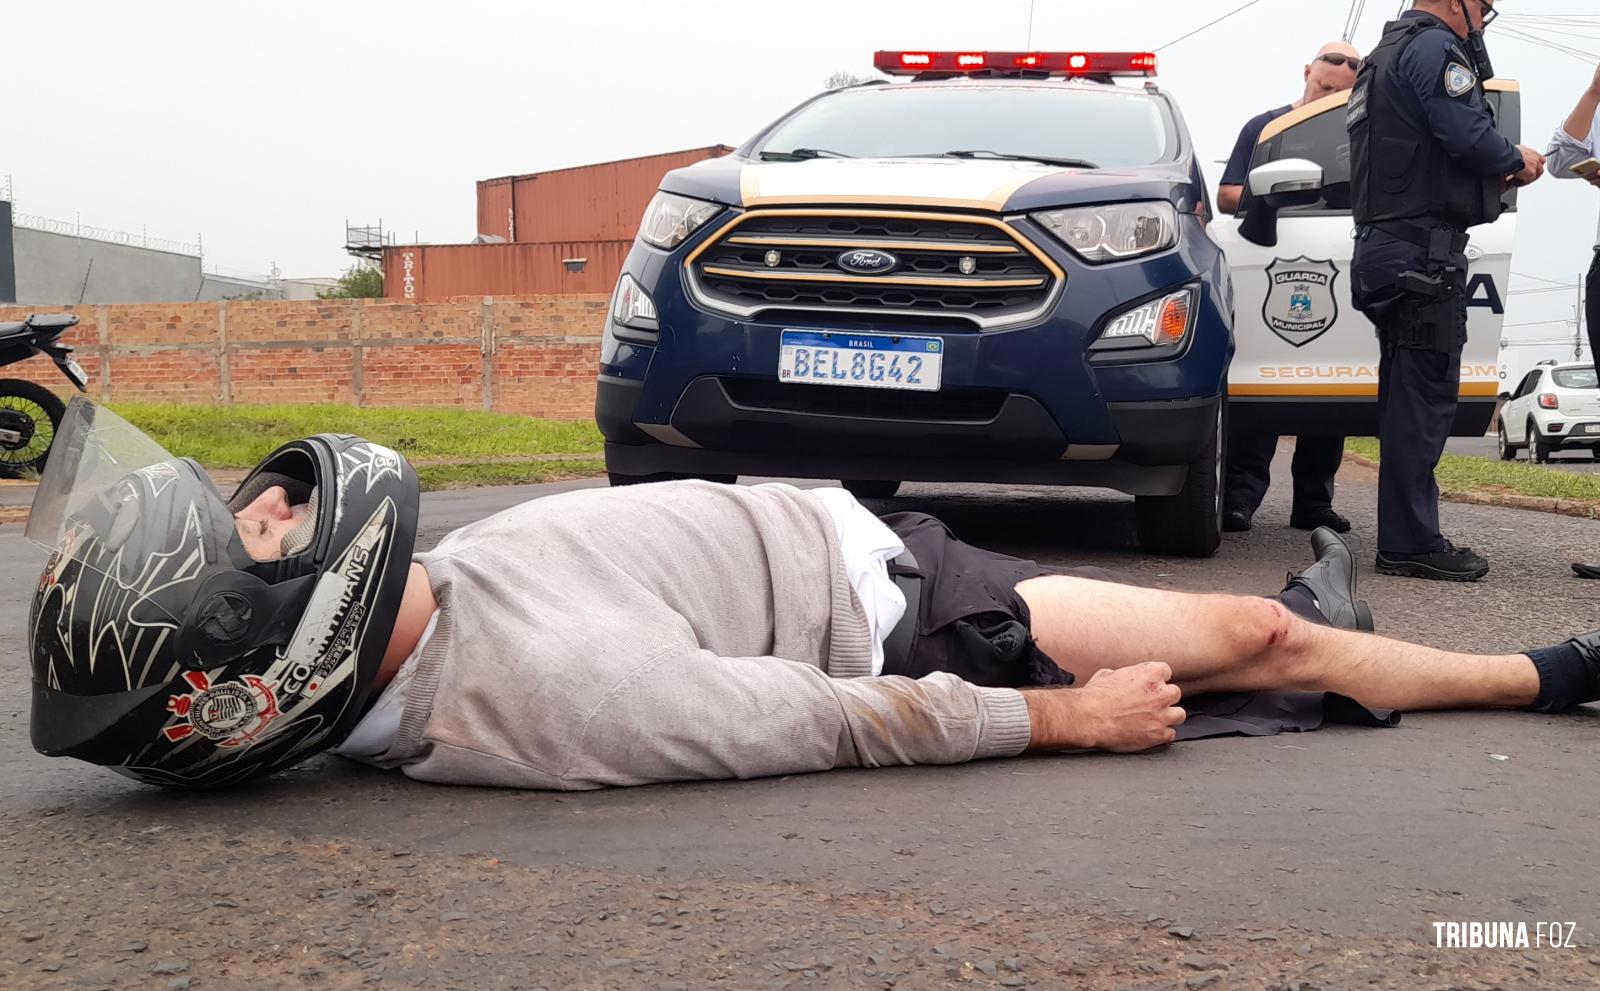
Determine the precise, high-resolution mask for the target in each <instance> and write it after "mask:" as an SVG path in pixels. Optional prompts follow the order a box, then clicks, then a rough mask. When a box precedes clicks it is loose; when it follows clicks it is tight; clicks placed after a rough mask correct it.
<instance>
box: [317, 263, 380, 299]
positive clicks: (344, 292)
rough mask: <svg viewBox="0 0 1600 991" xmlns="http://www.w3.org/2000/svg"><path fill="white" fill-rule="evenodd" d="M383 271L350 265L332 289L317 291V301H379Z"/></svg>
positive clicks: (368, 266)
mask: <svg viewBox="0 0 1600 991" xmlns="http://www.w3.org/2000/svg"><path fill="white" fill-rule="evenodd" d="M382 297H383V270H382V269H380V268H375V267H373V266H371V265H351V266H350V267H349V268H348V269H346V270H345V273H344V274H343V275H341V276H339V282H338V284H337V285H335V286H334V287H333V288H332V289H318V290H317V298H318V299H381V298H382Z"/></svg>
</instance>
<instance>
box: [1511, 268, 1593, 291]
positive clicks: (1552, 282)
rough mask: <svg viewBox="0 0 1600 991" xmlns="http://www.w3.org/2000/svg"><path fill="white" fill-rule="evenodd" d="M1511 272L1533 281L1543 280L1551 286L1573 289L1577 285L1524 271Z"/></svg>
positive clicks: (1520, 277)
mask: <svg viewBox="0 0 1600 991" xmlns="http://www.w3.org/2000/svg"><path fill="white" fill-rule="evenodd" d="M1511 274H1512V275H1514V276H1516V277H1517V278H1519V279H1532V280H1533V281H1535V282H1544V283H1548V284H1550V285H1552V286H1561V287H1562V288H1564V289H1574V288H1576V287H1577V283H1576V282H1557V281H1556V280H1555V279H1547V278H1545V277H1544V276H1542V275H1529V274H1528V273H1526V272H1512V273H1511Z"/></svg>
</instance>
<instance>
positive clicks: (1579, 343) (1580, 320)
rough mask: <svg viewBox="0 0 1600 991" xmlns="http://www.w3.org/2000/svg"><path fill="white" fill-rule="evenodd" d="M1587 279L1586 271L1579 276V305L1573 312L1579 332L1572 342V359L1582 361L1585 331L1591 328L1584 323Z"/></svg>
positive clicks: (1597, 356)
mask: <svg viewBox="0 0 1600 991" xmlns="http://www.w3.org/2000/svg"><path fill="white" fill-rule="evenodd" d="M1587 280H1588V275H1587V273H1585V274H1584V275H1580V276H1578V305H1577V307H1576V308H1574V310H1573V313H1572V318H1573V321H1574V322H1575V323H1576V324H1577V326H1578V333H1577V335H1576V336H1577V340H1575V341H1573V342H1572V360H1573V361H1582V360H1583V335H1584V332H1585V331H1587V330H1588V329H1589V328H1588V327H1586V326H1585V325H1584V300H1583V290H1584V283H1585V282H1586V281H1587ZM1595 357H1596V358H1600V355H1596V356H1595Z"/></svg>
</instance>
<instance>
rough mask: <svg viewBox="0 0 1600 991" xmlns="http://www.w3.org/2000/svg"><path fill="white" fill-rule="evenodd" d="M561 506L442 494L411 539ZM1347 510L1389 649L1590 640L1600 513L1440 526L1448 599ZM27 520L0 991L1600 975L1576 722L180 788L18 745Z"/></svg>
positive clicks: (303, 776)
mask: <svg viewBox="0 0 1600 991" xmlns="http://www.w3.org/2000/svg"><path fill="white" fill-rule="evenodd" d="M1279 472H1280V474H1282V475H1284V476H1286V475H1287V465H1286V463H1283V459H1281V458H1280V465H1279ZM569 487H571V486H570V485H559V486H543V487H532V488H525V489H494V490H483V491H471V492H458V493H440V494H435V495H430V496H428V497H426V498H425V500H424V519H423V534H422V537H423V541H424V543H425V544H431V543H432V542H434V541H436V540H437V539H438V537H439V536H440V535H441V534H443V533H444V532H446V531H447V530H449V529H450V528H452V527H455V526H458V525H460V524H463V523H465V522H468V521H470V520H472V519H475V518H478V517H480V516H482V515H484V514H486V513H488V512H491V511H494V510H496V509H498V508H500V507H502V506H505V505H507V504H510V503H512V502H514V501H517V500H520V499H524V498H529V497H533V496H537V495H542V494H545V493H548V492H551V491H555V490H558V489H561V488H569ZM888 505H892V506H893V507H894V508H897V509H903V508H913V507H914V508H919V509H926V510H929V511H932V512H935V513H937V514H939V515H941V516H943V517H945V518H946V519H947V520H949V521H950V522H951V523H952V524H953V525H954V526H955V527H956V529H957V532H958V533H959V534H961V535H962V536H963V537H965V538H966V539H969V540H972V541H974V542H978V543H983V544H988V545H991V546H995V547H998V548H1000V549H1004V550H1008V551H1011V552H1013V553H1021V554H1027V555H1030V556H1034V557H1037V558H1039V559H1042V560H1045V561H1047V562H1056V563H1065V562H1075V563H1095V564H1101V565H1105V566H1108V567H1113V568H1118V569H1122V570H1126V571H1130V572H1134V573H1137V574H1140V575H1143V576H1145V577H1147V578H1150V579H1154V580H1155V581H1157V582H1159V583H1161V584H1164V585H1168V586H1170V587H1173V588H1181V589H1191V590H1228V591H1237V592H1265V591H1272V590H1275V589H1277V588H1278V587H1279V585H1280V584H1281V583H1282V580H1283V576H1284V573H1285V571H1287V570H1288V569H1290V568H1293V567H1296V566H1298V565H1300V564H1301V563H1303V562H1304V561H1305V560H1306V557H1307V555H1306V551H1305V535H1304V534H1301V533H1299V532H1297V531H1293V530H1290V529H1288V528H1287V525H1286V524H1287V512H1288V507H1287V504H1286V501H1285V500H1284V498H1283V497H1282V495H1281V494H1280V493H1279V492H1276V491H1275V492H1274V494H1273V497H1272V499H1271V500H1269V503H1268V505H1267V506H1265V507H1264V508H1263V509H1262V511H1261V513H1260V514H1259V515H1258V517H1257V523H1258V526H1257V529H1256V530H1255V531H1253V532H1251V533H1249V534H1244V535H1239V536H1237V537H1234V538H1230V539H1229V541H1228V542H1227V543H1226V545H1225V546H1224V547H1223V549H1222V552H1221V553H1220V554H1219V555H1218V556H1217V557H1216V558H1214V559H1212V560H1209V561H1188V560H1174V559H1164V558H1154V557H1149V556H1146V555H1143V554H1141V553H1140V552H1138V551H1137V550H1134V549H1131V531H1132V513H1131V503H1129V502H1128V501H1127V500H1125V499H1123V498H1121V497H1118V496H1115V495H1110V494H1105V493H1093V492H1087V493H1086V492H1065V493H1064V492H1055V491H1049V490H1040V489H1014V490H1005V489H997V490H993V491H985V490H983V489H981V488H977V487H960V488H954V487H949V488H947V487H933V486H924V487H916V488H913V489H911V490H910V494H909V497H908V498H901V499H897V500H894V501H893V503H891V504H888ZM1339 505H1340V508H1342V509H1343V510H1344V511H1345V512H1347V513H1348V514H1349V515H1350V516H1352V518H1353V519H1354V520H1355V521H1356V532H1355V534H1354V539H1355V543H1356V545H1357V546H1358V548H1359V553H1360V557H1361V561H1362V564H1363V574H1362V581H1363V589H1364V594H1366V595H1368V596H1369V597H1371V598H1372V600H1373V603H1374V607H1375V609H1376V611H1377V616H1378V621H1379V627H1380V630H1381V631H1382V632H1385V633H1390V634H1395V635H1402V636H1408V637H1413V638H1417V639H1421V640H1423V641H1425V642H1428V643H1432V644H1435V645H1438V646H1441V647H1449V648H1456V649H1476V650H1482V651H1495V652H1499V651H1515V650H1518V649H1520V648H1523V647H1526V646H1527V645H1529V644H1537V643H1543V642H1547V641H1553V640H1556V639H1559V638H1561V637H1564V636H1566V635H1570V634H1572V633H1574V632H1578V631H1581V630H1585V629H1588V628H1590V627H1593V626H1595V625H1597V624H1600V619H1597V609H1596V605H1597V603H1600V583H1584V582H1580V581H1578V580H1576V579H1573V578H1571V577H1570V576H1569V575H1568V573H1567V568H1566V565H1567V562H1568V561H1569V560H1571V559H1574V558H1575V557H1592V556H1594V555H1595V553H1600V546H1597V545H1600V527H1597V526H1596V525H1595V524H1594V523H1592V522H1588V521H1583V520H1577V519H1571V518H1566V517H1557V516H1545V515H1537V514H1531V513H1526V512H1522V511H1517V510H1507V509H1496V508H1487V507H1474V506H1454V505H1451V506H1447V507H1446V510H1445V518H1446V521H1447V526H1448V530H1449V532H1450V533H1451V534H1452V535H1453V536H1455V537H1457V538H1458V540H1465V541H1467V542H1470V543H1472V544H1474V545H1475V546H1477V547H1478V548H1479V549H1481V550H1483V551H1485V552H1486V553H1487V554H1488V555H1489V556H1490V557H1491V559H1492V560H1493V562H1494V568H1495V570H1494V571H1493V572H1492V574H1491V575H1490V577H1489V578H1488V579H1487V580H1486V581H1484V582H1483V583H1481V584H1479V585H1475V586H1467V587H1463V586H1452V585H1437V584H1432V583H1426V582H1408V581H1402V580H1399V579H1388V578H1376V577H1375V576H1373V575H1372V573H1371V564H1370V553H1371V549H1372V535H1373V529H1374V490H1373V485H1372V481H1371V479H1370V478H1369V477H1366V476H1365V474H1364V473H1363V472H1361V471H1360V470H1359V469H1356V468H1353V467H1351V466H1347V470H1346V472H1345V473H1344V476H1343V477H1342V479H1341V488H1340V495H1339ZM19 530H20V528H19V527H17V526H15V525H9V526H0V589H4V592H3V593H0V659H3V661H0V988H6V989H12V988H16V989H22V988H62V989H68V988H72V989H76V988H129V987H136V988H151V989H169V991H181V989H183V988H204V989H209V988H276V987H318V988H321V987H337V988H342V987H360V986H363V985H365V986H373V985H376V986H378V987H383V988H392V987H432V988H462V989H467V988H472V989H479V988H491V987H492V988H515V987H520V988H536V987H545V988H550V989H557V988H560V989H566V988H670V987H678V988H703V987H713V986H715V987H725V988H734V989H745V988H766V987H796V988H801V987H805V988H811V987H850V988H855V987H864V988H884V987H896V988H902V989H903V988H932V987H940V988H943V987H955V988H969V987H970V988H992V987H1035V988H1092V989H1101V988H1104V989H1121V988H1129V989H1138V988H1150V989H1156V988H1163V989H1166V988H1177V989H1190V988H1203V987H1208V986H1209V987H1216V988H1233V987H1241V988H1273V989H1277V988H1286V987H1288V988H1292V987H1298V988H1301V989H1310V988H1320V989H1324V991H1326V989H1330V988H1353V987H1388V988H1405V989H1416V988H1440V989H1443V988H1490V987H1517V988H1541V989H1542V988H1558V987H1583V988H1593V987H1595V986H1597V985H1600V880H1597V879H1596V876H1595V869H1594V866H1593V864H1594V862H1595V851H1596V849H1597V847H1600V816H1597V811H1600V764H1597V757H1600V710H1586V711H1584V712H1582V713H1580V714H1576V715H1567V716H1560V717H1552V716H1533V715H1526V714H1520V713H1458V714H1435V715H1422V716H1407V717H1406V718H1405V720H1404V721H1403V722H1402V724H1401V725H1400V726H1399V727H1397V728H1395V729H1390V730H1356V729H1343V728H1335V729H1329V730H1324V731H1322V732H1318V733H1315V734H1309V735H1304V736H1283V737H1273V738H1265V739H1225V740H1211V741H1201V742H1196V743H1191V744H1186V745H1180V746H1176V747H1172V748H1170V749H1168V750H1166V751H1165V752H1161V753H1156V754H1151V755H1145V756H1138V757H1114V756H1104V755H1092V756H1076V757H1060V758H1048V759H1046V758H1033V759H1020V760H1011V761H994V762H988V763H983V764H975V765H969V766H964V767H957V768H907V769H893V770H879V771H860V772H834V773H829V774H822V775H811V776H798V777H789V778H783V779H777V780H767V781H757V782H745V783H711V784H699V785H682V786H668V787H652V788H641V789H630V790H618V791H609V792H600V793H581V794H565V795H556V794H542V793H511V792H499V791H492V790H484V789H452V788H441V787H437V786H429V785H423V784H417V783H413V782H411V781H409V780H407V779H405V778H404V777H401V776H399V775H397V774H389V773H383V772H379V771H375V770H371V769H367V768H363V767H358V766H355V765H351V764H348V763H345V762H342V761H339V760H337V759H333V758H326V759H320V760H316V761H313V762H311V763H310V764H308V765H306V766H304V767H302V768H299V769H296V770H293V771H290V772H287V773H284V774H281V775H279V776H277V777H276V778H274V779H273V780H271V781H269V782H266V783H263V784H261V785H258V786H255V787H251V788H248V789H245V790H240V791H234V792H225V793H217V794H204V795H181V794H167V793H162V792H158V791H155V790H153V789H150V788H147V787H144V786H141V785H138V784H135V783H133V782H131V781H127V780H124V779H122V778H119V777H117V776H115V775H113V774H111V773H109V772H106V771H104V770H101V769H98V768H93V767H89V766H86V765H78V764H75V763H71V762H67V761H51V760H46V759H45V758H42V757H39V756H37V755H36V754H34V753H33V751H32V750H31V748H30V747H29V745H28V743H27V733H26V723H27V718H28V715H27V713H28V701H27V699H28V684H27V679H28V674H27V666H26V661H25V642H26V639H25V620H26V610H27V602H28V596H29V593H30V591H31V588H32V585H33V582H34V580H35V576H36V574H37V570H38V567H39V564H40V561H41V558H42V555H41V554H39V553H37V552H36V551H35V550H33V549H32V548H30V547H28V546H27V545H25V544H24V542H23V541H22V539H21V537H20V535H19V533H18V531H19ZM1496 755H1498V756H1496ZM1436 921H1438V922H1446V921H1456V922H1469V921H1508V922H1526V923H1527V924H1528V934H1529V939H1530V940H1533V939H1535V938H1536V935H1537V934H1538V930H1537V929H1536V928H1535V923H1537V922H1539V921H1545V922H1567V923H1573V924H1574V925H1575V929H1574V930H1573V932H1572V934H1571V939H1572V940H1573V941H1574V942H1575V943H1576V944H1578V945H1577V946H1576V947H1575V948H1570V949H1552V948H1550V946H1549V945H1548V942H1549V939H1548V937H1545V938H1544V942H1545V943H1546V945H1545V946H1544V947H1542V948H1529V949H1526V950H1523V949H1513V950H1501V949H1477V950H1470V949H1449V948H1439V947H1436V946H1435V945H1434V943H1435V930H1434V927H1433V923H1434V922H1436ZM1562 931H1563V933H1564V934H1565V932H1566V930H1565V929H1563V930H1562ZM1566 938H1567V937H1566V936H1565V935H1563V939H1564V940H1565V939H1566Z"/></svg>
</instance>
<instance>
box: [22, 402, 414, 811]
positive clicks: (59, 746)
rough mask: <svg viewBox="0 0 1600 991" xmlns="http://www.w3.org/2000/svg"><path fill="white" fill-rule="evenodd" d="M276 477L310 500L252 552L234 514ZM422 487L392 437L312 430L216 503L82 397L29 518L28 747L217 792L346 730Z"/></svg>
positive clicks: (370, 664)
mask: <svg viewBox="0 0 1600 991" xmlns="http://www.w3.org/2000/svg"><path fill="white" fill-rule="evenodd" d="M274 485H281V486H283V487H284V488H285V490H286V491H287V493H288V495H289V498H290V500H291V501H293V502H296V503H308V504H309V506H310V511H309V513H307V515H306V518H305V521H304V523H302V525H300V526H299V527H297V528H296V529H295V531H294V532H293V533H291V534H289V535H288V536H285V537H284V538H283V552H284V553H283V556H282V557H281V558H279V559H277V560H272V561H257V560H254V559H252V558H251V557H250V555H248V554H247V553H245V549H244V546H243V544H242V542H241V538H240V534H239V530H238V529H237V527H236V524H235V520H234V516H233V514H234V512H235V511H237V510H238V509H240V508H242V507H244V506H245V505H247V504H248V503H249V502H250V501H251V500H252V499H254V498H255V497H256V496H257V495H259V494H260V493H261V492H263V491H265V490H266V489H267V488H269V487H271V486H274ZM418 493H419V489H418V484H417V476H416V473H415V472H414V471H413V470H412V468H411V466H410V464H408V463H407V462H406V460H405V459H404V458H402V457H400V456H399V455H398V454H396V453H395V452H394V451H392V450H390V449H388V448H386V447H383V446H381V445H378V444H373V443H371V442H369V441H365V440H362V439H361V438H359V437H352V436H349V435H344V434H319V435H317V436H315V437H307V438H305V439H304V440H298V441H294V442H293V443H290V444H286V445H284V446H283V447H281V448H279V449H278V450H277V451H275V452H273V454H272V455H271V456H270V457H268V458H267V459H266V460H265V461H263V462H261V464H260V465H258V466H256V468H255V470H254V471H252V472H251V473H250V474H249V476H248V477H246V479H245V480H244V482H243V483H241V484H240V486H239V488H238V490H237V491H236V492H235V493H234V494H233V496H232V497H231V498H224V497H223V495H222V494H221V493H220V492H218V491H217V489H216V487H215V486H214V485H213V484H212V482H211V479H210V478H209V476H207V474H206V473H205V472H204V471H203V470H202V469H201V468H200V466H199V465H198V464H196V463H195V462H194V461H191V460H189V459H187V458H178V457H174V456H173V455H171V454H169V453H168V452H167V451H165V450H163V449H162V448H161V446H160V445H158V444H156V443H155V442H154V441H153V440H151V439H150V438H148V437H146V436H145V435H144V434H142V433H140V432H139V431H138V430H137V429H135V428H134V427H133V426H131V425H130V424H128V423H127V422H126V421H124V420H122V419H121V418H120V417H118V416H116V415H115V414H114V413H111V412H110V411H109V410H106V409H104V408H103V407H99V406H96V405H95V404H94V403H92V402H90V401H88V400H85V399H83V398H81V397H80V398H77V399H74V400H73V402H72V405H71V406H70V407H69V408H68V410H67V413H66V416H65V417H64V418H63V421H62V425H61V429H60V431H59V432H58V433H57V436H56V441H55V448H54V450H53V451H52V453H51V457H50V462H49V464H48V465H47V466H46V468H45V473H44V477H43V478H42V479H41V480H40V485H39V492H38V495H37V496H36V497H35V499H34V505H33V510H32V511H31V513H30V515H29V520H28V528H27V534H28V537H29V538H30V539H32V540H33V541H34V542H36V543H38V544H40V545H42V546H44V547H45V548H46V549H48V550H49V551H50V552H51V555H50V559H49V562H48V563H47V564H46V566H45V570H44V573H43V574H42V575H41V576H40V578H39V587H38V590H37V591H36V592H35V594H34V598H33V608H32V611H31V614H30V616H29V628H28V641H29V652H30V656H31V659H32V664H33V715H32V726H31V731H32V738H33V745H34V747H35V749H37V750H38V751H39V752H40V753H44V754H48V755H50V756H67V757H76V758H79V759H81V760H85V761H90V762H92V763H95V764H103V765H106V766H108V767H111V768H112V769H114V770H116V771H119V772H121V773H123V774H126V775H128V776H129V777H133V778H137V779H139V780H141V781H147V782H150V783H153V784H161V785H172V786H176V787H214V786H219V785H227V784H233V783H236V782H240V781H244V780H246V779H248V778H252V777H258V776H260V775H263V774H269V773H271V772H273V771H276V770H280V769H282V768H285V767H288V766H290V765H291V764H294V763H296V762H298V761H301V760H304V759H305V758H307V757H309V756H311V755H313V754H315V753H317V752H319V751H321V750H324V749H326V748H328V747H330V746H333V745H335V744H337V743H339V742H340V741H342V740H343V739H344V737H345V736H346V735H348V734H349V732H350V730H351V729H353V728H354V726H355V724H356V722H357V721H358V720H359V719H360V717H361V716H362V715H363V713H364V712H365V710H366V708H367V707H368V704H369V703H370V701H371V697H372V690H373V683H374V680H375V678H376V675H377V672H378V668H379V666H380V664H381V662H382V660H383V655H384V651H385V649H386V647H387V645H388V639H389V634H390V631H391V629H392V628H393V625H394V621H395V617H396V616H397V614H398V613H399V609H400V600H401V596H402V593H403V592H404V590H405V583H406V578H407V575H408V573H409V571H410V563H411V550H412V544H413V542H414V540H415V538H416V528H417V510H418V501H419V497H418Z"/></svg>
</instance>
